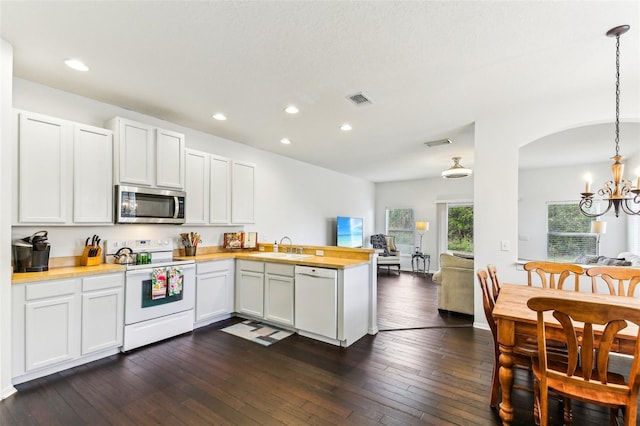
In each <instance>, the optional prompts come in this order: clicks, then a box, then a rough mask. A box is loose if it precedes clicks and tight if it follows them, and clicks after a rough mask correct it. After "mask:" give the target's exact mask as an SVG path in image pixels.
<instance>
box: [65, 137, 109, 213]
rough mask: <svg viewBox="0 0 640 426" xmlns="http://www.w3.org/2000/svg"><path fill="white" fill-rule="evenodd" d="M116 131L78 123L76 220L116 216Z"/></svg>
mask: <svg viewBox="0 0 640 426" xmlns="http://www.w3.org/2000/svg"><path fill="white" fill-rule="evenodd" d="M112 157H113V134H112V133H111V132H110V131H109V130H105V129H100V128H97V127H91V126H86V125H76V126H75V131H74V138H73V222H74V223H110V222H112V220H113V175H112V173H113V160H112Z"/></svg>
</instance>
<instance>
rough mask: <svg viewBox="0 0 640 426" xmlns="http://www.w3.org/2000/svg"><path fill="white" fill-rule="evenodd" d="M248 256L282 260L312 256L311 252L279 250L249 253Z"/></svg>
mask: <svg viewBox="0 0 640 426" xmlns="http://www.w3.org/2000/svg"><path fill="white" fill-rule="evenodd" d="M248 256H251V257H261V258H264V259H282V260H302V259H307V258H309V257H313V255H312V254H297V253H280V252H271V251H268V252H258V253H251V254H249V255H248Z"/></svg>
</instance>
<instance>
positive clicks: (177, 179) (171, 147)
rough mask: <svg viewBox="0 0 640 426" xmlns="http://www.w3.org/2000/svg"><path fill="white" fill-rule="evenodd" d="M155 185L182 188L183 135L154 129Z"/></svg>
mask: <svg viewBox="0 0 640 426" xmlns="http://www.w3.org/2000/svg"><path fill="white" fill-rule="evenodd" d="M156 186H159V187H163V188H172V189H183V188H184V135H183V134H181V133H176V132H172V131H170V130H164V129H156Z"/></svg>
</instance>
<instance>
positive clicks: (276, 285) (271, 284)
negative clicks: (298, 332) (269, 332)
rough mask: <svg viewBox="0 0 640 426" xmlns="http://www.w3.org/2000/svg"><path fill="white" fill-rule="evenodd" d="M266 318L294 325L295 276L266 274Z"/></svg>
mask: <svg viewBox="0 0 640 426" xmlns="http://www.w3.org/2000/svg"><path fill="white" fill-rule="evenodd" d="M265 287H266V295H265V319H268V320H271V321H277V322H279V323H282V324H286V325H293V278H292V277H285V276H282V275H272V274H267V275H266V282H265Z"/></svg>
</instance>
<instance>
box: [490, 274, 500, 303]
mask: <svg viewBox="0 0 640 426" xmlns="http://www.w3.org/2000/svg"><path fill="white" fill-rule="evenodd" d="M487 271H488V272H489V279H490V280H491V284H492V285H493V300H494V301H495V300H498V295H499V294H500V281H498V270H497V269H496V267H495V265H487Z"/></svg>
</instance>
